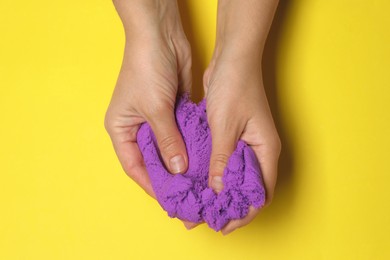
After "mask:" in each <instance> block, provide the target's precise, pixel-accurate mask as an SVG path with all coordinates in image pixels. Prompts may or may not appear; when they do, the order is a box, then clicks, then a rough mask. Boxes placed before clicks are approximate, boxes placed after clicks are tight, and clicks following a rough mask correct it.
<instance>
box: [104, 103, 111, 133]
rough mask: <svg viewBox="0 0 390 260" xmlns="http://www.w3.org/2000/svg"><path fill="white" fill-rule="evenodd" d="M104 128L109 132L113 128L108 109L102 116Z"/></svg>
mask: <svg viewBox="0 0 390 260" xmlns="http://www.w3.org/2000/svg"><path fill="white" fill-rule="evenodd" d="M104 128H105V129H106V131H107V132H108V133H109V134H110V133H111V132H112V130H113V121H112V116H111V111H110V110H109V109H108V110H107V111H106V114H105V116H104Z"/></svg>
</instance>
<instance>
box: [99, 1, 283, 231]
mask: <svg viewBox="0 0 390 260" xmlns="http://www.w3.org/2000/svg"><path fill="white" fill-rule="evenodd" d="M113 2H114V5H115V8H116V10H117V12H118V14H119V16H120V18H121V20H122V23H123V26H124V30H125V35H126V43H125V51H124V57H123V62H122V67H121V71H120V73H119V76H118V80H117V84H116V86H115V90H114V93H113V95H112V99H111V102H110V105H109V107H108V109H107V113H106V117H105V127H106V129H107V131H108V133H109V135H110V137H111V140H112V143H113V146H114V149H115V152H116V154H117V156H118V158H119V161H120V162H121V165H122V167H123V169H124V171H125V172H126V174H127V175H128V176H129V177H130V178H132V179H133V180H134V181H135V182H136V183H137V184H138V185H139V186H141V187H142V188H143V189H144V190H145V191H146V192H147V193H148V194H149V195H150V196H152V197H154V198H156V196H155V194H154V192H153V189H152V185H151V182H150V179H149V177H148V174H147V171H146V168H145V164H144V162H143V158H142V155H141V152H140V150H139V148H138V145H137V143H136V134H137V131H138V129H139V127H140V125H141V124H142V123H143V122H146V121H147V122H148V123H149V124H150V125H151V127H152V130H153V132H154V133H155V135H156V139H157V143H158V146H159V149H160V152H161V154H162V157H163V160H164V163H165V165H166V167H167V168H168V170H169V171H170V172H171V173H172V174H180V173H183V172H185V171H186V169H187V167H188V157H187V154H186V148H185V145H184V142H183V140H182V137H181V135H180V133H179V131H178V129H177V126H176V122H175V117H174V106H175V101H176V97H177V95H178V93H180V92H184V91H190V88H191V83H192V79H191V49H190V45H189V43H188V41H187V38H186V36H185V34H184V31H183V28H182V25H181V21H180V15H179V11H178V7H177V2H176V0H133V1H128V0H114V1H113ZM276 6H277V1H275V0H269V1H266V0H246V1H240V0H219V2H218V21H217V40H216V46H215V50H214V54H213V58H212V61H211V62H210V65H209V67H208V69H207V70H206V72H205V75H204V78H203V82H204V89H205V94H206V99H207V116H208V121H209V125H210V129H211V135H212V155H211V159H210V176H209V180H210V182H209V185H210V186H211V187H212V188H213V189H214V190H215V191H216V192H219V191H220V190H221V189H222V188H223V185H222V183H221V177H222V175H223V169H224V168H225V166H226V163H227V160H228V158H229V156H230V155H231V154H232V152H233V151H234V149H235V147H236V144H237V141H238V140H239V139H243V140H244V141H246V142H247V143H248V144H249V145H250V146H251V147H252V148H253V150H254V152H255V154H256V156H257V158H258V160H259V162H260V166H261V170H262V174H263V180H264V183H265V186H266V191H267V204H269V203H270V202H271V200H272V197H273V191H274V187H275V183H276V176H277V162H278V158H279V154H280V149H281V145H280V139H279V137H278V134H277V131H276V128H275V125H274V122H273V119H272V115H271V111H270V109H269V105H268V102H267V98H266V95H265V91H264V86H263V80H262V74H261V57H262V52H263V47H264V43H265V40H266V36H267V34H268V31H269V27H270V25H271V22H272V18H273V15H274V12H275V9H276ZM177 156H179V158H180V157H182V159H183V160H182V161H180V160H177V158H178V157H177ZM172 158H174V159H173V161H171V159H172ZM257 213H258V210H255V209H254V208H253V207H252V208H251V209H250V211H249V214H248V215H247V216H246V217H245V218H244V219H241V220H232V221H231V222H229V223H228V224H227V225H226V226H225V227H224V228H223V229H222V233H223V234H228V233H230V232H232V231H233V230H235V229H237V228H239V227H241V226H244V225H246V224H248V223H249V222H250V221H252V220H253V219H254V217H255V216H256V215H257ZM183 222H184V225H185V226H186V227H187V228H188V229H190V228H193V227H195V226H196V224H195V223H189V222H186V221H183Z"/></svg>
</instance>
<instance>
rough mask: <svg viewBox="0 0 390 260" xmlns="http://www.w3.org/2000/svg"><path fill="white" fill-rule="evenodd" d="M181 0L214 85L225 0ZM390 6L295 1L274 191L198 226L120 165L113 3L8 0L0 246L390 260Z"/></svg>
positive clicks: (75, 255)
mask: <svg viewBox="0 0 390 260" xmlns="http://www.w3.org/2000/svg"><path fill="white" fill-rule="evenodd" d="M181 9H182V14H183V16H185V17H183V20H184V23H185V29H186V31H187V33H188V34H190V35H188V36H189V38H190V41H191V42H192V46H193V53H194V76H195V85H196V86H195V87H196V88H198V89H200V88H201V85H200V84H201V80H200V79H201V74H202V71H203V70H204V69H205V67H206V65H207V62H208V61H209V60H210V58H211V54H212V49H213V44H214V40H215V36H214V33H215V15H216V14H215V13H216V1H215V0H214V1H209V0H192V1H182V2H181ZM389 10H390V3H389V1H386V0H381V1H380V0H377V1H363V0H358V1H356V0H354V1H353V0H344V1H340V0H327V1H325V0H322V1H319V0H318V1H312V0H310V1H309V0H307V1H303V0H301V1H298V0H296V1H281V3H280V5H279V9H278V11H277V15H276V18H275V22H274V25H273V27H272V29H271V33H270V37H269V39H268V42H267V46H266V50H265V57H264V60H263V63H264V77H265V83H266V88H267V94H268V96H269V100H270V102H271V106H272V111H273V114H274V116H275V120H276V122H277V126H278V129H279V132H280V135H281V138H282V142H283V153H282V156H281V161H280V173H279V174H280V175H279V176H280V177H279V182H278V186H277V190H276V196H275V200H274V202H273V204H272V205H271V206H270V207H269V208H267V209H266V210H264V212H263V213H262V214H261V215H259V216H258V218H257V219H256V220H255V221H254V222H253V223H252V224H251V225H250V226H248V227H246V228H243V229H241V230H238V231H236V232H234V233H232V234H231V235H229V236H226V237H223V236H222V235H221V234H220V233H215V232H214V231H213V230H211V229H209V228H208V227H206V226H205V225H203V226H201V227H199V228H196V229H195V230H193V231H190V232H188V231H186V230H185V228H184V227H183V226H182V224H181V223H180V222H179V221H177V220H175V219H170V218H168V217H167V216H166V213H165V212H163V211H162V210H161V209H160V207H159V205H158V204H157V203H156V202H155V201H153V200H152V199H151V198H149V197H148V196H147V195H146V194H145V193H144V192H143V191H142V190H141V189H140V188H139V187H138V186H136V185H135V184H134V183H133V182H132V181H131V180H130V179H129V178H128V177H127V176H126V175H125V174H124V173H123V171H122V169H121V167H120V165H119V162H118V160H117V158H116V156H115V153H114V151H113V148H112V146H111V143H110V140H109V137H108V135H107V134H106V132H105V130H104V127H103V118H104V113H105V109H106V107H107V105H108V103H109V100H110V97H111V93H112V90H113V87H114V84H115V81H116V77H117V74H118V71H119V68H120V64H121V59H122V52H123V46H124V35H123V29H122V26H121V23H120V20H119V18H118V16H117V14H116V12H115V10H114V7H113V5H112V3H111V1H108V0H93V1H92V0H85V1H76V0H57V1H49V0H38V1H27V0H24V1H23V0H22V1H6V0H0V259H390V251H389V250H390V249H389V246H390V239H389V234H390V217H389V213H390V207H389V204H390V192H389V189H390V156H389V155H390V153H389V150H390V84H389V83H390V80H389V70H390V51H389V48H390V47H389V46H390V36H389V34H390V33H389V28H390V15H389ZM195 98H196V100H199V99H200V98H201V92H200V91H199V90H198V91H195Z"/></svg>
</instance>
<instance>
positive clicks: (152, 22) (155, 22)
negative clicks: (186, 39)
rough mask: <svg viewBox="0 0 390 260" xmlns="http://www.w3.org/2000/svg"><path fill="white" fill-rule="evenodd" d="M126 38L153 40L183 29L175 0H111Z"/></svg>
mask: <svg viewBox="0 0 390 260" xmlns="http://www.w3.org/2000/svg"><path fill="white" fill-rule="evenodd" d="M113 2H114V5H115V8H116V10H117V12H118V14H119V16H120V18H121V20H122V23H123V27H124V29H125V34H126V39H127V40H131V41H134V40H136V39H137V40H138V39H141V40H142V39H144V38H145V39H147V40H153V39H156V38H161V37H168V36H172V35H175V34H178V33H181V32H182V31H183V29H182V25H181V21H180V14H179V9H178V5H177V1H176V0H133V1H127V0H113Z"/></svg>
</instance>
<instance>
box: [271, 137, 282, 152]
mask: <svg viewBox="0 0 390 260" xmlns="http://www.w3.org/2000/svg"><path fill="white" fill-rule="evenodd" d="M271 147H272V149H273V150H274V151H275V153H277V154H280V153H281V151H282V141H281V140H280V138H279V136H276V137H275V138H274V139H273V140H272V142H271Z"/></svg>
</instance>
